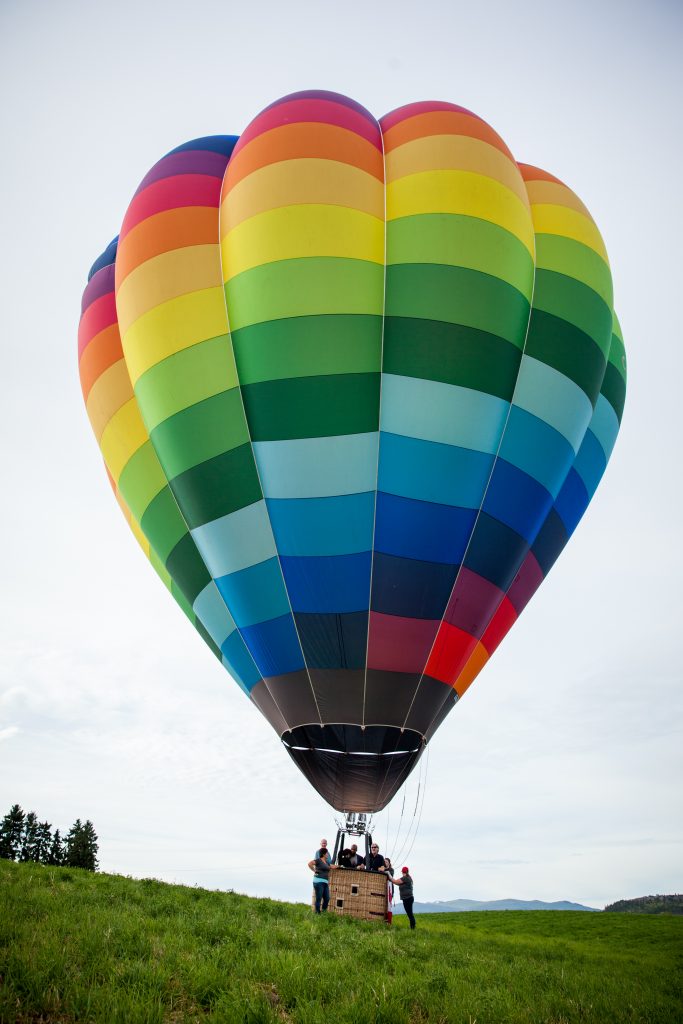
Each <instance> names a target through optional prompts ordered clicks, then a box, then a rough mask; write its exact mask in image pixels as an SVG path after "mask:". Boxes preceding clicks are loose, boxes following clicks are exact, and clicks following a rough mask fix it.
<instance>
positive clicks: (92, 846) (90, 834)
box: [81, 820, 99, 871]
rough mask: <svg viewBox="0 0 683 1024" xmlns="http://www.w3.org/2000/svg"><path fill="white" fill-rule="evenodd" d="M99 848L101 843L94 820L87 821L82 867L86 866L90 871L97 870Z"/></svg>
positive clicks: (84, 827)
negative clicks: (99, 842)
mask: <svg viewBox="0 0 683 1024" xmlns="http://www.w3.org/2000/svg"><path fill="white" fill-rule="evenodd" d="M98 850H99V844H98V842H97V832H96V831H95V826H94V825H93V823H92V821H90V820H88V821H86V823H85V825H84V826H83V856H82V861H83V863H82V864H81V867H82V868H86V869H87V870H88V871H97V867H98V860H97V851H98Z"/></svg>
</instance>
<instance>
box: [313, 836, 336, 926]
mask: <svg viewBox="0 0 683 1024" xmlns="http://www.w3.org/2000/svg"><path fill="white" fill-rule="evenodd" d="M319 852H320V853H321V854H323V856H321V857H314V858H313V860H309V862H308V866H309V868H310V869H311V871H312V872H313V892H314V893H315V912H316V914H319V913H320V912H321V904H322V913H327V908H328V906H329V904H330V871H331V870H332V869H333V868H336V866H337V865H336V864H330V861H329V854H327V856H325V855H324V853H325V852H326V851H323V850H320V851H319Z"/></svg>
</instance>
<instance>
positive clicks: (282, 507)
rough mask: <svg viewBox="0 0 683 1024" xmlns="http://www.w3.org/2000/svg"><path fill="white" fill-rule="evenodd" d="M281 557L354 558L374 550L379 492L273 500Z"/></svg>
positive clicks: (270, 509)
mask: <svg viewBox="0 0 683 1024" xmlns="http://www.w3.org/2000/svg"><path fill="white" fill-rule="evenodd" d="M268 512H269V514H270V521H271V523H272V526H273V533H274V534H275V540H276V543H277V548H278V551H279V553H280V555H283V556H297V555H351V554H356V553H357V552H360V551H370V550H371V549H372V524H373V520H374V515H375V492H374V491H365V493H364V494H343V495H341V496H339V497H335V498H269V499H268Z"/></svg>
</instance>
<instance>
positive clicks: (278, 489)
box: [253, 431, 379, 498]
mask: <svg viewBox="0 0 683 1024" xmlns="http://www.w3.org/2000/svg"><path fill="white" fill-rule="evenodd" d="M378 439H379V435H378V433H377V431H371V432H370V433H366V434H345V435H340V436H338V437H306V438H301V439H299V440H294V441H257V442H255V443H254V446H253V447H254V455H255V457H256V463H257V465H258V468H259V472H260V474H261V480H262V482H263V489H264V494H265V497H266V498H322V497H331V496H333V495H337V494H356V493H361V492H363V491H370V490H374V489H375V480H376V472H377V444H378Z"/></svg>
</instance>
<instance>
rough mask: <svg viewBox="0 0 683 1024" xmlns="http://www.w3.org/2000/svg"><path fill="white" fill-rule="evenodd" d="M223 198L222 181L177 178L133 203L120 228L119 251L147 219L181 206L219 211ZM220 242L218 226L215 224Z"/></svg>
mask: <svg viewBox="0 0 683 1024" xmlns="http://www.w3.org/2000/svg"><path fill="white" fill-rule="evenodd" d="M220 198H221V179H220V178H215V177H212V176H208V175H205V174H174V175H173V176H172V177H170V178H164V179H163V180H162V181H155V182H154V183H153V184H152V185H150V186H149V187H148V188H146V189H145V190H144V192H140V193H138V195H136V196H135V197H134V199H133V201H132V202H131V204H130V206H129V207H128V210H127V211H126V216H125V218H124V221H123V226H122V228H121V236H120V239H119V248H120V247H121V242H122V240H123V238H124V236H125V235H126V234H128V232H129V231H130V230H131V229H132V228H134V227H135V226H136V225H137V224H140V223H141V222H142V221H143V220H147V218H148V217H153V216H154V215H155V214H156V213H163V212H164V211H166V210H177V209H178V208H180V207H182V206H209V207H213V208H215V209H216V210H217V209H218V205H219V203H220ZM216 239H218V224H216Z"/></svg>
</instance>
